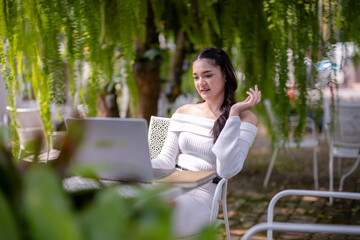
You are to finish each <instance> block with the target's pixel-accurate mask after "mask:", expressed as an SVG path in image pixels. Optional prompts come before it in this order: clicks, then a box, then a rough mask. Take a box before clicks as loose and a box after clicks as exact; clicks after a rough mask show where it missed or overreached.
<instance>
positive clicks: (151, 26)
mask: <svg viewBox="0 0 360 240" xmlns="http://www.w3.org/2000/svg"><path fill="white" fill-rule="evenodd" d="M147 9H148V12H147V17H146V38H145V39H146V40H145V42H141V40H139V39H136V41H135V51H136V52H137V55H138V56H139V57H137V59H136V60H135V63H134V65H133V73H134V78H135V81H136V84H137V89H138V108H137V117H141V118H145V119H146V120H147V121H148V122H149V121H150V117H151V116H152V115H157V103H158V99H159V96H160V88H161V84H160V61H161V57H160V55H156V56H154V57H153V58H149V57H143V56H144V53H145V52H146V51H148V50H150V49H155V50H156V49H159V48H160V47H159V36H158V33H157V32H156V26H155V23H154V12H153V9H152V4H151V3H150V1H148V8H147ZM159 52H160V51H159Z"/></svg>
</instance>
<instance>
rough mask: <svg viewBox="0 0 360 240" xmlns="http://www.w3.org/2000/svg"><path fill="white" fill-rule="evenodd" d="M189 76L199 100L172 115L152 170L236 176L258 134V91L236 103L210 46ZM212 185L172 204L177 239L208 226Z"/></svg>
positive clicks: (229, 71) (222, 57) (220, 56)
mask: <svg viewBox="0 0 360 240" xmlns="http://www.w3.org/2000/svg"><path fill="white" fill-rule="evenodd" d="M192 67H193V77H194V84H195V88H196V90H197V92H198V93H199V95H200V96H201V97H202V99H203V101H201V102H199V103H196V104H187V105H184V106H182V107H180V108H178V109H177V110H176V112H175V113H174V114H173V116H172V118H171V122H170V126H169V130H168V135H167V138H166V140H165V143H164V147H163V149H162V151H161V153H160V155H159V156H158V157H157V158H156V159H153V160H152V165H153V167H156V168H174V167H175V166H176V167H177V168H179V169H182V170H192V171H216V173H217V175H218V176H219V177H221V178H231V177H233V176H235V175H236V174H238V173H239V172H240V171H241V169H242V167H243V164H244V161H245V158H246V155H247V153H248V151H249V148H250V147H251V145H252V143H253V141H254V139H255V136H256V133H257V127H256V126H257V118H256V116H255V114H253V113H252V112H250V111H249V110H250V109H252V108H253V107H254V106H255V105H256V104H258V103H259V102H260V100H261V92H260V91H259V90H258V88H257V86H255V88H254V89H252V88H250V90H249V91H248V92H247V94H248V97H247V98H246V99H245V100H244V101H242V102H236V101H235V90H236V88H237V80H236V77H235V71H234V67H233V66H232V64H231V62H230V59H229V57H228V55H227V54H226V52H225V51H223V50H222V49H220V48H215V47H209V48H205V49H203V50H202V51H201V52H200V53H199V54H198V55H196V56H195V57H194V59H193V65H192ZM215 188H216V183H208V184H205V185H203V186H201V187H199V188H196V189H194V190H192V191H189V192H187V193H186V194H184V195H181V196H179V197H177V198H176V199H175V212H174V215H173V220H174V222H173V224H174V225H173V226H174V231H175V234H176V235H177V236H179V237H183V236H190V235H193V234H196V233H197V232H198V231H199V230H201V229H202V228H203V227H204V226H205V225H206V224H209V221H210V209H211V203H212V199H213V196H214V192H215Z"/></svg>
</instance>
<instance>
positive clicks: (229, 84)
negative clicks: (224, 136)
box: [193, 47, 238, 143]
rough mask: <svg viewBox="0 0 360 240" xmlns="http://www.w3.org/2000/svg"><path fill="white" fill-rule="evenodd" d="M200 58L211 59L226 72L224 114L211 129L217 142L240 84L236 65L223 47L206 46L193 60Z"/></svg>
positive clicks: (222, 105)
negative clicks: (237, 78) (236, 73)
mask: <svg viewBox="0 0 360 240" xmlns="http://www.w3.org/2000/svg"><path fill="white" fill-rule="evenodd" d="M199 59H209V60H210V61H209V63H211V64H213V65H215V66H219V67H220V69H221V71H222V72H223V73H224V74H225V79H226V81H225V94H224V101H223V102H222V104H221V106H220V111H222V114H221V115H220V117H219V118H218V119H217V120H216V121H215V124H214V126H213V128H212V130H211V132H212V136H213V138H214V143H215V142H216V140H217V138H218V137H219V135H220V132H221V130H222V129H223V128H224V126H225V123H226V120H227V119H228V118H229V112H230V108H231V106H232V105H234V103H235V91H236V89H237V87H238V84H237V80H236V75H235V70H234V66H233V65H232V64H231V61H230V58H229V56H228V55H227V54H226V52H225V51H224V50H222V49H221V48H216V47H208V48H204V49H203V50H201V51H200V52H199V53H198V54H197V55H196V56H195V57H194V59H193V62H195V61H196V60H199ZM202 102H203V101H202Z"/></svg>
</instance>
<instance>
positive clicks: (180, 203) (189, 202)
mask: <svg viewBox="0 0 360 240" xmlns="http://www.w3.org/2000/svg"><path fill="white" fill-rule="evenodd" d="M215 189H216V184H214V183H207V184H205V185H203V186H201V187H198V188H195V189H193V190H191V191H188V192H186V193H185V194H183V195H180V196H178V197H176V198H175V199H174V203H175V208H174V212H173V224H172V226H173V231H174V234H175V236H176V237H187V236H192V235H194V234H197V233H199V231H201V230H202V229H203V228H204V227H205V226H206V225H208V224H209V223H210V222H211V219H210V214H211V205H212V200H213V198H214V192H215ZM217 207H218V206H217Z"/></svg>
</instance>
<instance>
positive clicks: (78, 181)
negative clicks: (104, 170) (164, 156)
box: [63, 176, 151, 198]
mask: <svg viewBox="0 0 360 240" xmlns="http://www.w3.org/2000/svg"><path fill="white" fill-rule="evenodd" d="M115 185H116V190H117V192H118V193H119V194H120V195H121V196H123V197H125V198H134V197H136V196H138V194H139V191H140V189H139V187H141V188H149V187H151V184H139V186H137V185H134V184H127V183H124V182H119V181H112V180H104V179H101V180H100V182H99V181H96V180H94V179H90V178H83V177H78V176H74V177H70V178H66V179H64V180H63V188H64V189H65V190H66V191H67V192H70V193H71V192H78V191H86V190H96V189H101V188H103V187H111V186H115ZM140 185H141V186H140Z"/></svg>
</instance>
